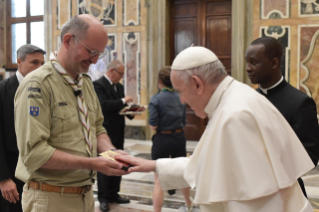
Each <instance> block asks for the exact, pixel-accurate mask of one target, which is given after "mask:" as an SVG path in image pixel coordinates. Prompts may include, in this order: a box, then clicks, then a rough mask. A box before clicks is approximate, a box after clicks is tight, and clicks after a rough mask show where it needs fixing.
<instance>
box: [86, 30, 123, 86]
mask: <svg viewBox="0 0 319 212" xmlns="http://www.w3.org/2000/svg"><path fill="white" fill-rule="evenodd" d="M105 52H106V55H105V57H103V58H101V59H99V60H98V61H97V63H96V64H92V65H91V66H90V69H89V72H88V74H89V75H90V77H91V79H92V81H95V80H97V79H99V78H100V77H102V76H103V74H105V72H106V71H107V65H108V64H109V63H110V62H111V61H112V60H115V59H117V35H116V34H115V33H109V34H108V43H107V46H106V47H105Z"/></svg>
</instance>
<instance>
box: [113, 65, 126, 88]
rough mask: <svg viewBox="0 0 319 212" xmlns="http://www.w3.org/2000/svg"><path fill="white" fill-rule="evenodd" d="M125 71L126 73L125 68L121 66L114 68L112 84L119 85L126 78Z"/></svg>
mask: <svg viewBox="0 0 319 212" xmlns="http://www.w3.org/2000/svg"><path fill="white" fill-rule="evenodd" d="M124 71H125V67H124V66H123V65H120V66H119V67H118V68H114V69H113V70H112V74H113V77H112V79H113V80H112V82H113V83H114V84H117V83H119V82H120V80H121V79H122V78H123V76H124Z"/></svg>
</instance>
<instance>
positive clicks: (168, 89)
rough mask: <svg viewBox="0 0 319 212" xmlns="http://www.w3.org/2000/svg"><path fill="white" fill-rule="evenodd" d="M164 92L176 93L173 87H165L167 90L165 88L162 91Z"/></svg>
mask: <svg viewBox="0 0 319 212" xmlns="http://www.w3.org/2000/svg"><path fill="white" fill-rule="evenodd" d="M163 91H169V92H173V91H174V88H172V87H165V88H163V89H162V90H161V92H163Z"/></svg>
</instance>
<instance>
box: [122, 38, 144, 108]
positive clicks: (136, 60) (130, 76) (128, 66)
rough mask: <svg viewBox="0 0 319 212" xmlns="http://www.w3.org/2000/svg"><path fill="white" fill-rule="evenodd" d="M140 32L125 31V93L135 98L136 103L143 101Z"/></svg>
mask: <svg viewBox="0 0 319 212" xmlns="http://www.w3.org/2000/svg"><path fill="white" fill-rule="evenodd" d="M140 43H141V40H140V33H139V32H128V33H123V63H124V64H125V75H124V79H123V85H124V88H125V94H126V95H129V96H131V97H132V98H133V102H134V103H138V104H140V103H141V71H140V68H141V57H140V54H141V53H140Z"/></svg>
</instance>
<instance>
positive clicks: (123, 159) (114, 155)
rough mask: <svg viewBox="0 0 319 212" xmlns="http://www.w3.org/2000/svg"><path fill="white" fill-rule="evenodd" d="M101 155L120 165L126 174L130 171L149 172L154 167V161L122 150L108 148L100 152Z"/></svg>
mask: <svg viewBox="0 0 319 212" xmlns="http://www.w3.org/2000/svg"><path fill="white" fill-rule="evenodd" d="M100 155H101V156H102V157H105V158H108V159H110V160H112V161H114V162H116V163H120V164H121V165H122V168H121V169H122V170H124V171H126V174H129V173H131V172H151V171H155V169H156V161H154V160H146V159H143V158H138V157H133V156H130V155H128V154H127V153H126V152H124V151H122V150H108V151H105V152H102V153H100Z"/></svg>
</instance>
